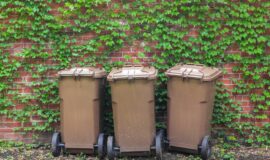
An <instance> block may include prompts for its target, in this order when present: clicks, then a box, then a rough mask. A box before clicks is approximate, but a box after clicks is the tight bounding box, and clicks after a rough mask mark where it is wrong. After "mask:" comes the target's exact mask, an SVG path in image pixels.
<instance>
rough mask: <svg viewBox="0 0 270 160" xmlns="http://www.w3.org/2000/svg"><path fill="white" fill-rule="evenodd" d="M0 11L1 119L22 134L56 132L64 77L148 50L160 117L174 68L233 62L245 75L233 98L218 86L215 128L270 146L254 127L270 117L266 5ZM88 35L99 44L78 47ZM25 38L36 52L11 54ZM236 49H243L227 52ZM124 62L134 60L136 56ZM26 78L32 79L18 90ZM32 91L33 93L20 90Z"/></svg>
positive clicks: (264, 130)
mask: <svg viewBox="0 0 270 160" xmlns="http://www.w3.org/2000/svg"><path fill="white" fill-rule="evenodd" d="M0 10H1V12H0V21H1V23H0V30H1V32H0V59H1V61H0V62H1V63H0V114H2V115H6V116H7V117H9V118H12V119H14V120H16V121H19V122H22V123H23V124H25V125H23V127H21V128H18V130H21V131H51V130H53V129H54V128H53V127H52V124H53V123H55V122H57V121H59V112H58V110H57V107H52V106H57V105H58V103H59V99H58V83H57V78H56V76H55V75H56V73H57V71H59V70H61V69H64V68H68V67H74V66H100V65H102V66H103V67H104V68H105V69H106V70H107V71H109V70H110V69H111V67H112V66H116V65H123V64H124V63H125V61H115V62H111V61H110V60H109V57H111V56H113V55H114V54H116V53H117V52H118V51H120V50H121V49H122V48H124V47H127V46H132V45H133V44H134V43H140V47H142V50H143V51H140V52H138V54H137V56H138V59H136V63H138V62H139V61H140V60H143V59H145V58H146V57H147V56H146V55H152V57H153V61H152V62H151V65H154V66H155V67H156V68H157V69H159V71H160V72H159V75H158V77H159V79H158V82H157V84H158V85H157V92H156V104H157V111H158V112H159V113H163V112H164V111H165V110H166V107H165V106H166V94H167V92H166V81H167V78H166V76H165V75H164V73H163V71H165V70H166V69H168V68H170V67H171V66H173V65H175V64H177V63H180V62H181V63H190V62H191V63H202V64H205V65H207V66H215V67H221V68H222V67H223V66H224V65H225V64H234V66H235V67H234V68H233V72H234V73H238V74H239V76H240V77H234V78H232V79H231V80H232V82H233V83H234V84H235V87H234V88H233V90H232V91H229V90H226V89H225V88H226V87H224V86H223V85H222V83H219V84H218V86H217V96H216V101H215V110H214V116H213V124H215V125H222V126H224V127H227V128H230V129H233V130H234V131H236V132H235V133H237V134H236V135H238V136H239V137H242V139H241V138H240V140H241V141H242V142H244V143H249V144H251V143H256V144H270V132H269V131H270V124H269V123H265V124H263V125H262V126H260V127H259V126H257V125H256V123H255V122H257V121H262V120H265V119H269V106H270V85H269V84H270V77H269V75H270V67H269V66H270V54H269V52H270V51H269V50H270V49H269V48H270V35H269V33H270V23H269V16H270V11H269V10H270V3H269V2H267V1H263V0H261V1H258V0H256V1H255V0H247V1H240V2H238V1H237V2H236V1H229V0H219V1H213V0H196V1H192V2H189V1H163V0H162V1H157V0H144V1H127V0H121V1H111V0H90V1H85V0H77V1H73V0H40V1H32V0H5V1H1V2H0ZM191 31H194V32H195V33H194V34H193V35H191V33H190V32H191ZM85 34H91V35H92V37H91V38H90V39H86V40H84V43H80V40H79V39H78V37H80V36H83V35H85ZM20 41H23V42H27V43H29V44H30V46H28V47H24V48H23V49H21V50H20V51H16V52H14V51H11V49H12V48H14V46H13V45H14V44H16V43H18V42H20ZM232 46H236V48H237V49H236V50H237V52H229V50H230V48H231V47H232ZM123 54H125V53H123ZM123 57H124V60H126V61H130V58H131V56H130V55H128V54H127V55H125V56H123ZM22 72H23V73H25V74H27V75H28V77H29V79H31V80H29V81H28V80H27V81H26V82H25V83H23V80H22V83H17V82H16V80H17V79H20V78H21V75H20V74H21V73H22ZM224 72H225V71H224ZM14 82H16V83H14ZM27 88H30V89H31V93H22V92H20V89H27ZM233 95H248V96H249V98H250V100H251V102H252V103H253V104H254V106H255V107H254V108H252V110H251V111H250V112H248V113H247V112H242V108H241V107H240V104H238V102H237V101H236V100H233V99H232V97H233ZM18 105H22V106H23V107H22V108H21V109H17V108H16V106H18ZM106 106H107V107H108V108H109V106H110V104H109V103H107V105H106ZM107 115H108V116H106V119H107V121H108V122H111V119H110V118H109V117H111V114H109V113H108V114H107ZM37 117H38V118H37ZM36 118H37V119H40V120H42V121H39V120H36V121H35V119H36ZM241 119H246V120H243V121H240V120H241ZM44 120H45V121H44ZM161 126H164V125H161Z"/></svg>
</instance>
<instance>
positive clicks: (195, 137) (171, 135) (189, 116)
mask: <svg viewBox="0 0 270 160" xmlns="http://www.w3.org/2000/svg"><path fill="white" fill-rule="evenodd" d="M166 74H167V76H169V81H168V84H167V85H168V86H167V88H168V108H167V109H168V140H169V142H170V144H169V145H170V146H172V147H178V148H183V149H189V150H194V151H195V152H196V151H198V145H199V144H200V143H201V141H202V139H203V137H204V136H206V135H210V127H211V125H210V123H211V118H212V112H213V103H214V97H215V79H216V78H217V77H218V76H219V75H221V72H220V71H219V70H217V69H212V68H208V67H204V66H202V65H178V66H175V67H173V68H172V69H170V70H168V71H167V72H166Z"/></svg>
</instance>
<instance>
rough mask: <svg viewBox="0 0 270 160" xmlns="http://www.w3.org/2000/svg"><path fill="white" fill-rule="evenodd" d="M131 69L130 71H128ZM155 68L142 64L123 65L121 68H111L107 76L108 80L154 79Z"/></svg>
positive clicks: (155, 74) (155, 75)
mask: <svg viewBox="0 0 270 160" xmlns="http://www.w3.org/2000/svg"><path fill="white" fill-rule="evenodd" d="M130 71H132V73H131V72H130ZM157 73H158V71H157V69H155V68H154V67H153V66H148V67H144V66H142V65H125V66H123V67H121V68H113V69H112V71H111V72H110V73H109V75H108V76H107V80H108V81H115V80H125V79H127V80H132V79H147V80H154V79H156V77H157Z"/></svg>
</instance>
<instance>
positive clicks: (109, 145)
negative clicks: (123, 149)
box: [107, 136, 115, 160]
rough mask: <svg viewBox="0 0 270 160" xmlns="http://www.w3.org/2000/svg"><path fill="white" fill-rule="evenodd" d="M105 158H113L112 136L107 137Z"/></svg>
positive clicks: (111, 159)
mask: <svg viewBox="0 0 270 160" xmlns="http://www.w3.org/2000/svg"><path fill="white" fill-rule="evenodd" d="M107 156H108V159H109V160H113V159H114V158H115V150H114V138H113V136H109V137H108V139H107Z"/></svg>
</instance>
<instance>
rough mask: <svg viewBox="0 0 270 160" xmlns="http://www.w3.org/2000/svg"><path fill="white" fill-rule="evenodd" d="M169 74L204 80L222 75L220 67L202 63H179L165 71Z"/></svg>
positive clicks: (210, 79)
mask: <svg viewBox="0 0 270 160" xmlns="http://www.w3.org/2000/svg"><path fill="white" fill-rule="evenodd" d="M165 74H166V75H167V76H179V77H184V78H195V79H200V80H202V81H212V80H215V79H217V78H218V77H219V76H221V75H222V72H221V70H220V69H218V68H212V67H206V66H204V65H202V64H179V65H176V66H174V67H172V68H170V69H169V70H167V71H166V73H165Z"/></svg>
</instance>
